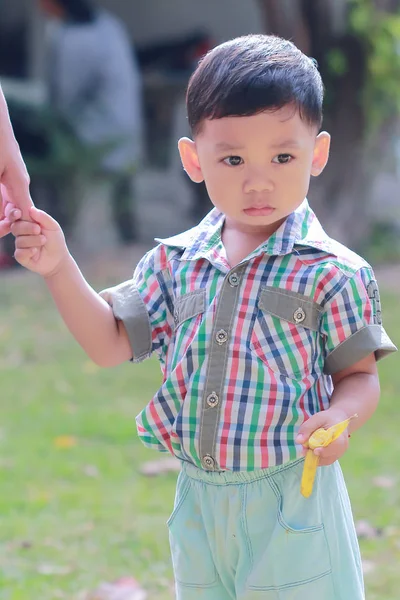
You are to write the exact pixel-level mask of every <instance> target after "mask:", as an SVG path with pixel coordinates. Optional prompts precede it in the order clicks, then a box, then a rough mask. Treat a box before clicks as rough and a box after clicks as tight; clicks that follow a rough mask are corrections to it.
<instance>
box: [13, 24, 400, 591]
mask: <svg viewBox="0 0 400 600" xmlns="http://www.w3.org/2000/svg"><path fill="white" fill-rule="evenodd" d="M322 98H323V87H322V82H321V78H320V75H319V72H318V70H317V67H316V65H315V63H314V61H313V60H311V59H309V58H308V57H306V56H305V55H304V54H302V53H301V52H300V50H298V49H297V48H296V47H295V46H294V45H293V44H292V43H291V42H288V41H285V40H282V39H279V38H277V37H273V36H266V35H251V36H246V37H242V38H238V39H235V40H232V41H229V42H226V43H224V44H222V45H220V46H218V47H217V48H215V49H214V50H212V51H211V52H210V53H209V54H208V55H207V56H206V57H205V58H204V59H203V60H202V61H201V62H200V64H199V66H198V68H197V70H196V71H195V73H194V74H193V76H192V78H191V80H190V83H189V88H188V93H187V107H188V116H189V123H190V126H191V129H192V132H193V140H189V139H187V138H185V139H181V140H180V141H179V151H180V155H181V158H182V163H183V166H184V168H185V170H186V171H187V173H188V174H189V176H190V177H191V179H192V180H193V181H196V182H200V181H202V180H203V179H204V181H205V183H206V185H207V189H208V192H209V195H210V198H211V200H212V202H213V204H214V206H215V208H214V209H213V210H212V211H211V212H210V213H209V215H208V216H206V218H205V219H204V220H203V221H202V222H201V223H200V224H199V225H198V226H197V227H194V228H193V229H191V230H190V231H187V232H185V233H182V234H180V235H176V236H174V237H172V238H169V239H166V240H158V241H159V245H158V246H157V247H155V248H153V249H152V250H150V252H148V253H147V254H146V255H145V256H144V258H143V259H142V260H141V262H140V263H139V265H138V266H137V268H136V270H135V273H134V275H133V278H132V279H131V280H129V281H127V282H125V283H123V284H121V285H119V286H117V287H115V288H113V289H110V290H106V291H105V292H103V294H102V295H101V296H99V295H98V294H97V293H96V292H95V291H94V290H93V289H91V288H90V286H89V285H88V284H87V282H86V281H85V280H84V278H83V276H82V274H81V273H80V271H79V269H78V267H77V266H76V264H75V262H74V261H73V259H72V257H71V256H70V254H69V253H68V250H67V247H66V245H65V241H64V237H63V234H62V231H61V229H60V227H59V226H58V224H57V223H56V222H55V221H54V220H53V219H52V218H51V217H50V216H48V215H47V214H45V213H43V212H41V211H39V210H37V209H36V208H33V209H32V210H31V217H32V219H33V220H34V221H35V223H36V224H32V223H29V222H25V221H17V222H15V223H14V224H13V226H12V231H13V233H14V235H15V236H16V248H17V249H16V254H15V256H16V258H17V260H18V261H19V262H20V263H21V264H22V265H25V266H26V267H27V268H28V269H30V270H32V271H36V272H37V273H40V274H41V275H42V276H43V277H44V278H45V281H46V283H47V285H48V287H49V289H50V292H51V293H52V295H53V297H54V299H55V302H56V304H57V307H58V309H59V311H60V313H61V315H62V317H63V319H64V320H65V322H66V324H67V325H68V327H69V329H70V331H71V332H72V334H73V335H74V336H75V338H76V339H77V340H78V342H79V343H80V344H81V345H82V347H83V348H84V350H85V351H86V352H87V353H88V355H89V356H90V358H91V359H92V360H94V361H95V362H96V363H98V364H99V365H101V366H111V365H117V364H119V363H121V362H123V361H127V360H129V359H133V361H134V362H139V361H141V360H143V359H144V358H147V357H148V356H150V355H151V354H152V352H156V353H157V355H158V358H159V360H160V364H161V368H162V371H163V375H164V379H163V384H162V386H161V388H160V389H159V390H158V392H157V393H156V394H155V396H154V398H153V399H152V400H151V402H150V403H149V404H148V406H147V407H146V408H145V409H144V410H143V411H142V412H141V413H140V415H139V416H138V417H137V426H138V431H139V435H140V437H141V438H142V440H143V442H144V443H145V444H146V445H148V446H149V447H152V448H155V449H157V450H160V451H168V452H171V453H172V454H174V455H175V456H176V457H177V458H178V459H179V460H180V461H181V464H182V471H181V473H180V475H179V478H178V484H177V494H176V502H175V509H174V512H173V514H172V516H171V518H170V520H169V522H168V525H169V530H170V541H171V551H172V559H173V565H174V572H175V579H176V594H177V598H178V599H181V600H192V599H193V600H194V599H197V598H199V599H200V598H201V599H202V600H206V599H207V600H230V599H237V600H252V599H253V598H254V599H256V598H263V599H264V598H265V599H267V598H268V600H278V599H279V600H310V599H311V600H314V599H317V598H321V599H323V600H361V599H362V598H364V591H363V578H362V569H361V561H360V555H359V549H358V544H357V538H356V534H355V531H354V525H353V520H352V515H351V509H350V504H349V500H348V496H347V492H346V488H345V484H344V482H343V478H342V475H341V471H340V467H339V464H338V462H337V459H338V458H340V457H341V456H342V455H343V454H344V452H345V451H346V450H347V447H348V437H349V433H348V431H346V432H345V433H344V434H342V435H341V436H340V437H339V439H338V440H336V441H335V442H333V443H332V444H331V445H329V446H328V447H326V448H318V449H316V450H315V452H316V453H317V454H319V455H320V464H321V465H323V468H321V469H318V473H317V477H316V481H315V484H314V490H313V493H312V495H311V497H310V498H304V497H303V496H302V495H301V494H300V478H301V473H302V468H303V464H304V459H303V453H304V449H303V445H305V444H306V442H307V440H308V438H309V436H310V435H311V433H312V432H313V431H315V430H316V429H318V428H320V427H329V426H331V425H333V424H336V423H338V422H339V421H342V420H344V419H346V418H347V417H350V416H351V415H353V414H354V413H357V414H358V419H354V420H352V422H351V425H350V426H349V429H351V430H355V429H357V428H358V427H360V426H361V425H362V424H363V423H364V422H365V421H366V420H367V419H369V417H370V416H371V415H372V413H373V412H374V410H375V408H376V406H377V403H378V397H379V382H378V375H377V369H376V360H377V359H379V358H381V357H383V356H385V355H386V354H388V353H390V352H392V351H394V350H396V348H395V347H394V345H393V344H392V343H391V341H390V340H389V338H388V337H387V335H386V334H385V331H384V330H383V328H382V320H381V310H380V303H379V293H378V289H377V286H376V283H375V279H374V275H373V272H372V270H371V268H370V267H369V265H368V264H367V263H366V262H365V261H364V260H363V259H362V258H360V257H359V256H357V255H356V254H354V253H353V252H351V251H350V250H348V249H347V248H345V247H344V246H342V245H340V244H339V243H337V242H335V241H334V240H332V239H330V238H329V237H328V236H327V234H326V233H325V232H324V231H323V229H322V228H321V226H320V224H319V222H318V220H317V218H316V216H315V215H314V213H313V212H312V210H311V209H310V207H309V205H308V203H307V200H306V195H307V191H308V187H309V180H310V175H313V176H317V175H319V174H320V173H321V172H322V170H323V169H324V167H325V165H326V162H327V160H328V153H329V143H330V137H329V135H328V133H326V132H320V133H319V129H320V125H321V115H322ZM104 298H105V299H104ZM111 307H112V308H111Z"/></svg>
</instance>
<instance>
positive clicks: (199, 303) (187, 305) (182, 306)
mask: <svg viewBox="0 0 400 600" xmlns="http://www.w3.org/2000/svg"><path fill="white" fill-rule="evenodd" d="M205 309H206V290H196V291H194V292H190V293H189V294H185V295H184V296H179V297H178V298H176V300H175V309H174V320H175V325H176V327H178V325H180V324H181V323H182V322H183V321H186V319H191V318H192V317H197V315H200V314H202V313H203V312H204V311H205Z"/></svg>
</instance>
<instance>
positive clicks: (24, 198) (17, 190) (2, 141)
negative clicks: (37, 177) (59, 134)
mask: <svg viewBox="0 0 400 600" xmlns="http://www.w3.org/2000/svg"><path fill="white" fill-rule="evenodd" d="M32 205H33V203H32V199H31V196H30V193H29V175H28V171H27V170H26V166H25V163H24V161H23V159H22V156H21V152H20V150H19V146H18V143H17V140H16V139H15V136H14V132H13V129H12V125H11V121H10V117H9V114H8V108H7V103H6V100H5V98H4V94H3V91H2V89H1V86H0V238H1V237H3V236H5V235H7V234H8V233H10V225H11V223H10V220H9V218H8V217H9V213H10V211H11V210H13V211H16V212H14V213H13V214H14V218H16V217H18V216H19V217H21V216H22V217H23V218H24V219H27V220H31V217H30V214H29V209H30V207H31V206H32Z"/></svg>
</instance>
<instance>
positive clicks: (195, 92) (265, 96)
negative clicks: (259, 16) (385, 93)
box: [186, 35, 324, 136]
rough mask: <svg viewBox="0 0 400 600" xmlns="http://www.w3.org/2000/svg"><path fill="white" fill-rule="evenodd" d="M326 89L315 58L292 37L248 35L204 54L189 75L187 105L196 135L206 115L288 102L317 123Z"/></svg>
mask: <svg viewBox="0 0 400 600" xmlns="http://www.w3.org/2000/svg"><path fill="white" fill-rule="evenodd" d="M323 95H324V88H323V83H322V79H321V75H320V73H319V71H318V68H317V65H316V61H315V60H313V59H312V58H309V57H307V56H306V55H305V54H303V52H301V50H299V49H298V48H297V47H296V46H295V45H294V44H293V43H292V42H290V41H288V40H285V39H282V38H279V37H276V36H273V35H246V36H242V37H238V38H235V39H233V40H230V41H228V42H224V43H223V44H221V45H219V46H217V47H215V48H213V49H212V50H210V52H208V54H206V55H205V56H204V57H203V58H202V59H201V60H200V62H199V64H198V66H197V68H196V70H195V71H194V73H193V74H192V76H191V78H190V80H189V84H188V89H187V94H186V105H187V112H188V120H189V125H190V128H191V131H192V134H193V135H194V136H195V135H196V134H197V133H199V132H200V130H201V125H202V123H203V121H204V120H205V119H221V118H223V117H231V116H232V117H233V116H242V117H244V116H250V115H254V114H258V113H260V112H263V111H266V110H278V109H279V108H282V107H283V106H286V105H293V107H294V108H295V109H296V110H298V111H299V114H300V117H301V118H302V119H303V120H304V121H305V122H306V123H308V124H309V125H310V126H316V127H317V128H319V127H320V126H321V123H322V102H323Z"/></svg>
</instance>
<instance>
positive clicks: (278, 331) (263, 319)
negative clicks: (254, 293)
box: [250, 287, 322, 379]
mask: <svg viewBox="0 0 400 600" xmlns="http://www.w3.org/2000/svg"><path fill="white" fill-rule="evenodd" d="M321 313H322V309H321V307H320V306H319V304H317V303H316V302H314V301H313V300H310V298H308V297H307V296H303V295H302V294H298V293H297V292H290V291H286V290H281V289H277V288H273V287H264V288H262V289H261V292H260V295H259V298H258V305H257V307H256V315H255V320H254V326H253V329H252V331H251V334H250V336H251V337H250V349H251V351H252V352H253V353H255V354H256V356H257V357H258V358H259V359H260V360H262V362H263V363H264V364H265V365H266V366H267V367H268V368H269V369H271V370H272V371H274V372H276V373H279V374H281V375H284V376H285V377H289V378H291V379H303V378H304V377H307V376H308V375H311V374H314V373H315V372H316V370H317V369H318V339H319V333H318V330H319V321H320V315H321Z"/></svg>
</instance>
